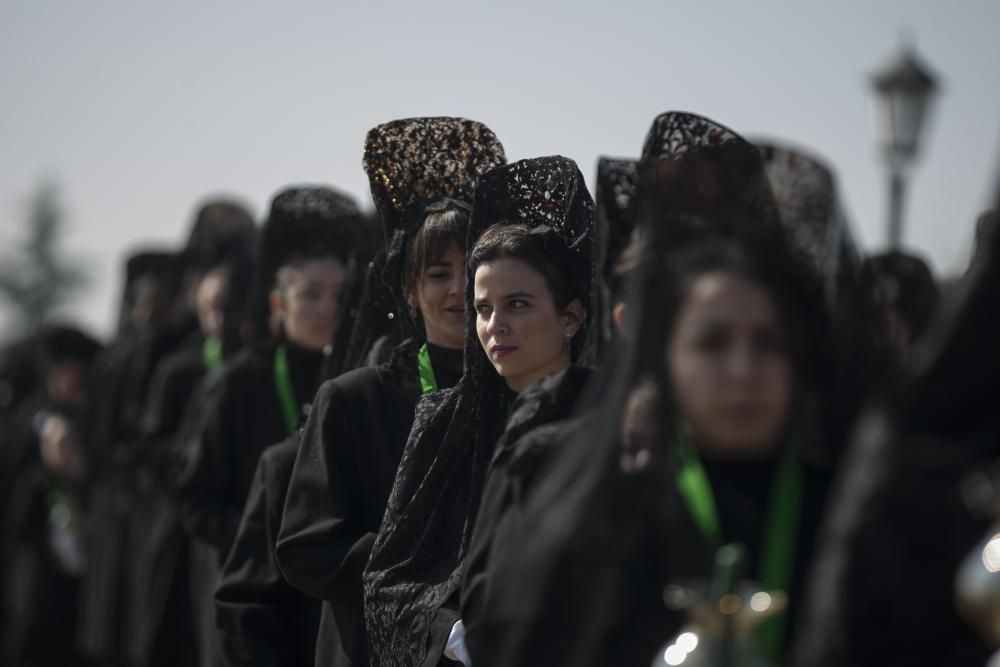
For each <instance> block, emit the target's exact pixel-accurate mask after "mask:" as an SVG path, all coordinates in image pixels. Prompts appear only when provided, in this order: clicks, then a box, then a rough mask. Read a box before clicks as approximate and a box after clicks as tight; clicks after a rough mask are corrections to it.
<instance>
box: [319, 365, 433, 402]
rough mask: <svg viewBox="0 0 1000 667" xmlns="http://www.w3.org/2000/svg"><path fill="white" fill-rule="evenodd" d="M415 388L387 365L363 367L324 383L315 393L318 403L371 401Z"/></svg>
mask: <svg viewBox="0 0 1000 667" xmlns="http://www.w3.org/2000/svg"><path fill="white" fill-rule="evenodd" d="M416 386H417V381H416V378H410V377H407V376H406V375H404V374H403V373H401V372H400V371H399V369H396V368H394V367H392V366H389V365H380V366H365V367H362V368H356V369H354V370H352V371H348V372H346V373H344V374H343V375H338V376H337V377H335V378H333V379H331V380H327V381H326V382H324V383H323V384H322V385H321V386H320V389H319V392H318V393H317V398H318V400H319V401H324V402H329V401H334V400H348V401H351V400H359V399H360V400H371V399H373V398H375V397H377V396H380V395H382V394H385V393H386V392H392V391H402V392H406V391H410V390H412V389H413V388H414V387H416Z"/></svg>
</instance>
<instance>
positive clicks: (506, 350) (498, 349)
mask: <svg viewBox="0 0 1000 667" xmlns="http://www.w3.org/2000/svg"><path fill="white" fill-rule="evenodd" d="M516 349H517V348H516V347H513V346H510V345H494V346H493V347H491V348H490V356H491V357H493V358H494V359H503V358H504V357H506V356H507V355H509V354H511V353H512V352H514V351H515V350H516Z"/></svg>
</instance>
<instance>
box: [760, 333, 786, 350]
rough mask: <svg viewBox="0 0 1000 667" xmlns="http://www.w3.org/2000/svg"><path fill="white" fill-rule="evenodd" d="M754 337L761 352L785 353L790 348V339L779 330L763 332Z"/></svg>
mask: <svg viewBox="0 0 1000 667" xmlns="http://www.w3.org/2000/svg"><path fill="white" fill-rule="evenodd" d="M754 339H755V340H754V343H755V344H756V347H757V349H758V350H759V351H761V352H765V353H768V354H784V353H785V352H786V351H787V349H788V341H787V340H785V337H784V336H783V335H782V334H781V333H779V332H777V331H766V332H761V333H759V334H757V335H756V336H755V337H754Z"/></svg>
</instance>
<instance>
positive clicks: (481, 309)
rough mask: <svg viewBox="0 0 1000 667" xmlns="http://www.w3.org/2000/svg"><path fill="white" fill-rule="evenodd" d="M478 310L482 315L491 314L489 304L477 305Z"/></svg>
mask: <svg viewBox="0 0 1000 667" xmlns="http://www.w3.org/2000/svg"><path fill="white" fill-rule="evenodd" d="M476 312H477V313H478V314H479V315H482V316H483V317H486V316H488V315H489V314H490V307H489V306H476Z"/></svg>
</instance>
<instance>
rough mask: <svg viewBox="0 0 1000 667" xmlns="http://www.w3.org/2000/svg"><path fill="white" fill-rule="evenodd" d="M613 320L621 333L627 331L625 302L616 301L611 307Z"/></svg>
mask: <svg viewBox="0 0 1000 667" xmlns="http://www.w3.org/2000/svg"><path fill="white" fill-rule="evenodd" d="M611 321H612V322H614V323H615V328H616V329H617V330H618V331H619V333H625V304H624V303H616V304H615V307H614V308H612V309H611Z"/></svg>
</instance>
